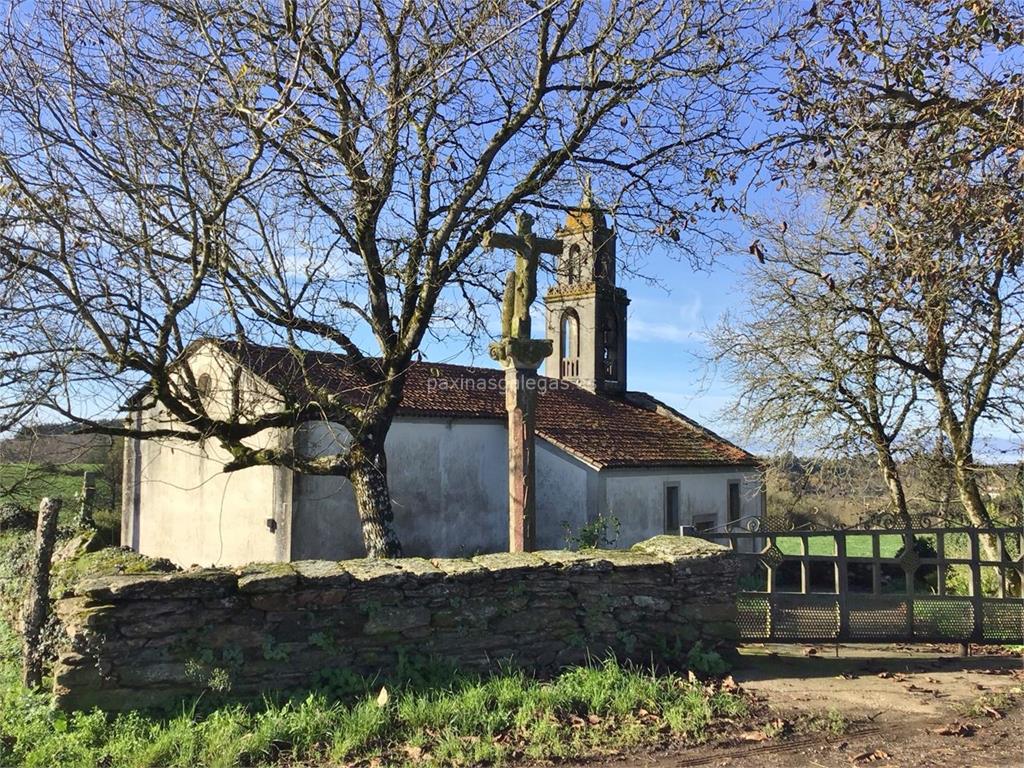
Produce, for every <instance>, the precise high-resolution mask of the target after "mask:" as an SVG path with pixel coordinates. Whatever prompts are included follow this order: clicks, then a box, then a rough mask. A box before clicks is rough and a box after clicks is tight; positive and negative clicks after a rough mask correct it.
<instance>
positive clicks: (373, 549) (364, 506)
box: [349, 449, 402, 558]
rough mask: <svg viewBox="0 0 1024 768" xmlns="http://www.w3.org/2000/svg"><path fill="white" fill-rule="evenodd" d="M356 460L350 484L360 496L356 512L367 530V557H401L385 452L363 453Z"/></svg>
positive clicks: (356, 455) (364, 534)
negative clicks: (389, 490) (395, 528)
mask: <svg viewBox="0 0 1024 768" xmlns="http://www.w3.org/2000/svg"><path fill="white" fill-rule="evenodd" d="M353 458H354V461H355V466H354V468H353V469H352V472H351V474H350V475H349V481H350V482H351V483H352V488H353V489H354V490H355V494H356V509H357V510H358V512H359V523H360V524H361V525H362V528H363V545H364V546H365V547H366V556H367V557H374V558H377V557H401V556H402V545H401V544H400V543H399V541H398V537H397V536H396V535H395V531H394V513H393V512H392V510H391V494H390V493H389V492H388V476H387V459H386V458H385V456H384V451H383V450H380V449H378V450H376V451H374V452H370V451H359V452H357V453H356V454H355V455H354V457H353Z"/></svg>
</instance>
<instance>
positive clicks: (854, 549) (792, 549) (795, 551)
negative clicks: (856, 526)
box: [776, 533, 903, 557]
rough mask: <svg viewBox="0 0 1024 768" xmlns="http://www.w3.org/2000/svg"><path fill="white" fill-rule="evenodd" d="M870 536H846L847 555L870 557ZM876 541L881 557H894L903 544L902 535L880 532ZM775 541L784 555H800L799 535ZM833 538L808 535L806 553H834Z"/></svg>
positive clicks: (801, 552)
mask: <svg viewBox="0 0 1024 768" xmlns="http://www.w3.org/2000/svg"><path fill="white" fill-rule="evenodd" d="M871 538H872V537H871V536H863V535H862V536H847V537H846V555H847V557H872V554H873V553H872V551H871ZM878 538H879V541H878V549H879V554H880V555H881V556H882V557H895V556H896V552H897V551H898V550H899V549H900V547H902V546H903V537H902V536H901V535H899V534H892V533H886V534H881V535H880V536H879V537H878ZM776 543H777V544H778V547H779V549H780V550H782V553H783V554H785V555H802V554H803V545H802V543H801V537H799V536H779V537H778V538H777V539H776ZM835 547H836V543H835V538H834V537H832V536H808V537H807V550H808V551H807V554H809V555H834V554H835V552H836V549H835Z"/></svg>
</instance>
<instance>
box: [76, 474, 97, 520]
mask: <svg viewBox="0 0 1024 768" xmlns="http://www.w3.org/2000/svg"><path fill="white" fill-rule="evenodd" d="M95 503H96V473H95V472H90V471H88V470H86V471H85V472H83V473H82V495H81V505H80V506H79V508H78V524H79V526H81V527H82V528H92V527H93V519H92V508H93V505H94V504H95Z"/></svg>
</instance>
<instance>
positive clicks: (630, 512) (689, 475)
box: [601, 467, 761, 547]
mask: <svg viewBox="0 0 1024 768" xmlns="http://www.w3.org/2000/svg"><path fill="white" fill-rule="evenodd" d="M601 475H602V479H603V485H604V493H603V494H602V498H603V502H604V506H603V512H604V514H606V515H609V516H614V517H616V518H618V519H619V521H620V523H621V525H622V529H621V533H620V537H619V540H618V542H617V544H618V546H620V547H628V546H632V545H633V544H635V543H636V542H638V541H643V540H644V539H646V538H649V537H651V536H656V535H658V534H660V533H664V532H665V485H666V484H668V483H679V520H680V524H681V525H691V524H692V522H693V518H694V516H700V515H714V516H715V517H716V518H717V524H718V525H724V524H725V522H726V510H727V509H728V498H729V497H728V494H729V482H730V481H739V482H740V483H741V485H740V514H741V516H742V517H746V516H758V515H760V514H761V478H760V475H759V474H758V473H757V472H756V471H755V470H753V469H750V468H742V467H737V468H726V469H704V468H692V469H690V468H679V469H658V470H650V471H638V470H635V469H629V470H627V469H622V470H606V471H605V472H602V473H601Z"/></svg>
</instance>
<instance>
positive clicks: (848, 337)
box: [710, 214, 919, 525]
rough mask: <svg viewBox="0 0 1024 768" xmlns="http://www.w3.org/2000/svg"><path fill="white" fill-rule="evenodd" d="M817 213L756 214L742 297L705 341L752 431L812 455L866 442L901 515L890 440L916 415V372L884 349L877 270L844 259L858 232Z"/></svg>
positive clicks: (857, 257)
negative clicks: (752, 260)
mask: <svg viewBox="0 0 1024 768" xmlns="http://www.w3.org/2000/svg"><path fill="white" fill-rule="evenodd" d="M820 219H821V220H820V221H818V222H817V223H815V224H813V225H810V226H808V225H806V224H805V223H803V221H801V219H800V218H799V217H797V218H796V219H795V220H794V219H792V218H791V217H787V218H786V219H784V221H783V226H781V227H780V226H779V225H778V223H777V222H776V221H775V220H774V219H771V220H768V219H765V220H761V221H759V222H755V225H754V231H755V232H756V233H757V235H758V237H757V239H756V240H755V241H754V244H753V245H752V246H751V249H752V250H753V251H755V252H756V254H757V256H758V261H759V263H758V264H756V265H754V266H753V267H752V268H750V269H748V270H747V272H746V274H745V278H746V280H745V283H746V287H747V292H748V297H747V301H746V303H745V306H744V308H743V310H742V311H737V312H735V313H731V314H728V315H726V316H725V317H724V318H723V319H722V320H721V321H720V323H719V325H718V326H717V327H716V328H715V329H713V331H712V332H711V335H710V340H711V343H712V347H713V349H714V352H715V355H716V359H717V361H718V362H720V363H724V364H725V365H726V367H727V369H728V371H729V373H730V375H731V380H733V381H735V382H736V383H737V385H738V387H739V391H738V394H737V399H736V403H735V407H734V408H733V409H731V410H732V411H733V413H735V414H736V415H737V416H738V418H739V421H740V422H741V423H742V424H743V426H744V427H745V428H746V430H747V431H748V433H749V434H750V435H751V436H752V437H753V438H756V439H760V440H767V441H769V442H770V443H771V444H772V445H773V447H774V448H775V449H776V450H786V451H788V450H801V451H812V452H814V453H815V454H819V455H821V454H824V455H832V456H844V455H851V454H857V453H860V452H861V451H862V450H864V449H865V448H867V449H868V450H870V452H871V454H872V455H873V456H874V458H875V462H876V464H877V466H878V469H879V471H880V472H881V475H882V478H883V479H884V481H885V485H886V488H887V489H888V493H889V498H890V504H891V507H892V509H893V511H894V512H895V514H896V515H897V517H898V518H899V519H900V520H901V521H902V522H903V523H905V524H908V525H909V523H910V515H909V512H908V506H907V495H906V492H905V489H904V484H903V481H902V478H901V474H900V468H899V460H898V451H899V440H900V438H901V436H902V434H903V433H904V431H905V430H906V428H907V427H908V424H909V426H913V422H914V418H915V417H916V416H918V415H919V414H917V412H916V409H917V406H918V376H917V374H916V373H915V372H913V371H908V370H906V369H904V368H903V367H902V366H900V365H898V364H896V363H894V362H893V361H892V360H890V359H889V349H890V348H891V346H892V345H893V344H894V343H895V342H896V340H895V339H892V338H890V335H891V334H893V329H891V328H887V327H886V326H885V323H886V317H885V314H884V309H883V307H882V303H883V302H885V301H886V300H887V299H886V297H885V295H884V294H879V292H878V280H879V276H878V275H876V274H872V273H867V272H865V271H864V270H860V269H858V268H857V267H856V266H854V265H855V264H856V263H857V262H859V261H861V260H862V259H863V258H864V254H863V252H862V251H861V248H862V243H861V242H860V241H859V240H858V239H857V238H856V237H854V236H851V235H849V234H848V232H847V228H846V227H844V225H842V224H841V223H839V222H837V221H836V220H835V217H834V216H833V217H829V216H828V215H827V214H821V215H820ZM791 221H792V223H791ZM868 308H873V309H868Z"/></svg>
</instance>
